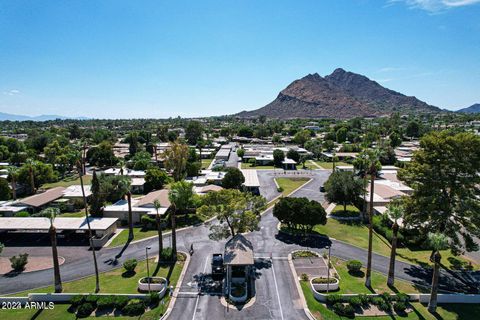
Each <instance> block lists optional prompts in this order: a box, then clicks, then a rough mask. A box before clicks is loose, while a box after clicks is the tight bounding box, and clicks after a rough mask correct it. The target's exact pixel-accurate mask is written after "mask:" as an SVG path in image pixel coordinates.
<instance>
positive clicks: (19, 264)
mask: <svg viewBox="0 0 480 320" xmlns="http://www.w3.org/2000/svg"><path fill="white" fill-rule="evenodd" d="M27 263H28V253H21V254H19V255H18V257H17V256H13V257H11V258H10V264H11V267H12V269H13V270H15V271H23V270H24V269H25V266H26V265H27Z"/></svg>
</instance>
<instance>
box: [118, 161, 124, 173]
mask: <svg viewBox="0 0 480 320" xmlns="http://www.w3.org/2000/svg"><path fill="white" fill-rule="evenodd" d="M118 165H119V166H120V175H121V176H123V167H125V160H124V159H120V160H118Z"/></svg>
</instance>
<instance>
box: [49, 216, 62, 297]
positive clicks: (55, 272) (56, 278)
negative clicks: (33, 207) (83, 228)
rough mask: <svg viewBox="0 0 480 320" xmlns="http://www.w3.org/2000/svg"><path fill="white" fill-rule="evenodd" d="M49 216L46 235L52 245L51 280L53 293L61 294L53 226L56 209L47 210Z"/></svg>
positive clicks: (55, 236) (55, 234) (55, 230)
mask: <svg viewBox="0 0 480 320" xmlns="http://www.w3.org/2000/svg"><path fill="white" fill-rule="evenodd" d="M46 210H48V213H49V214H50V216H49V218H50V228H49V229H48V234H49V235H50V243H51V245H52V258H53V278H54V282H55V293H60V292H62V290H63V289H62V279H61V277H60V265H59V263H58V251H57V229H56V228H55V226H54V225H53V222H54V220H55V216H56V214H57V211H58V209H57V208H48V209H46Z"/></svg>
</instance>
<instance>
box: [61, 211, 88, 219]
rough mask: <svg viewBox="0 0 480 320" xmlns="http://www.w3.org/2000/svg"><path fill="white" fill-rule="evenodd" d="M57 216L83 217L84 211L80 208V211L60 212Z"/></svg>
mask: <svg viewBox="0 0 480 320" xmlns="http://www.w3.org/2000/svg"><path fill="white" fill-rule="evenodd" d="M59 217H62V218H66V217H69V218H83V217H85V211H84V210H80V211H76V212H65V213H61V214H60V215H59Z"/></svg>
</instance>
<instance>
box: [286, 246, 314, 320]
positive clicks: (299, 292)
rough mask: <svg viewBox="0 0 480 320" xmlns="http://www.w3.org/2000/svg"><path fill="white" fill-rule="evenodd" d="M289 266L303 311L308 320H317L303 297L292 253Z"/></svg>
mask: <svg viewBox="0 0 480 320" xmlns="http://www.w3.org/2000/svg"><path fill="white" fill-rule="evenodd" d="M288 265H289V266H290V271H291V272H292V276H293V281H294V282H295V287H296V288H297V291H298V295H299V296H300V302H301V303H302V308H303V311H304V312H305V315H306V316H307V318H308V319H310V320H315V317H314V316H313V315H312V313H311V312H310V309H308V306H307V301H306V300H305V296H304V295H303V290H302V288H301V287H300V282H298V274H297V271H296V270H295V266H294V265H293V261H292V254H291V253H289V254H288Z"/></svg>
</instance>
